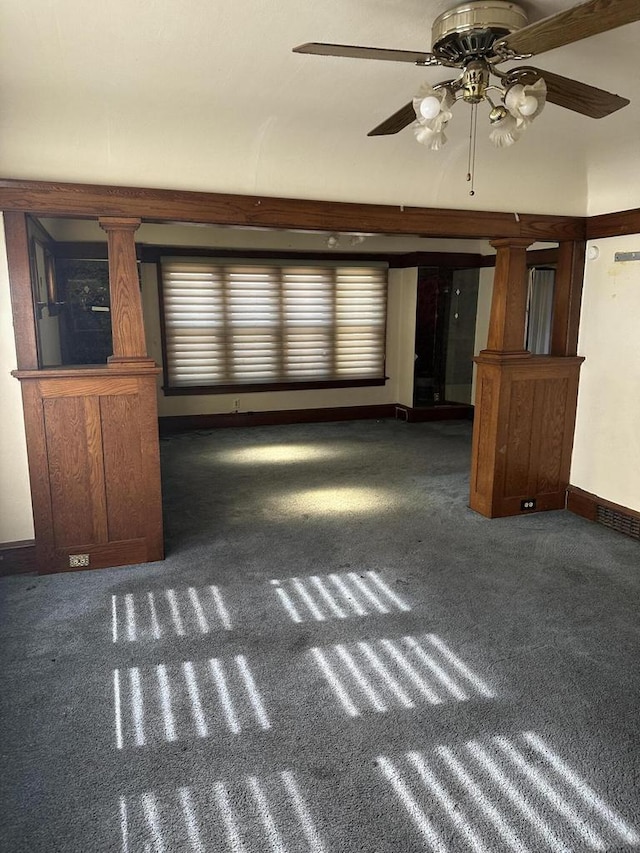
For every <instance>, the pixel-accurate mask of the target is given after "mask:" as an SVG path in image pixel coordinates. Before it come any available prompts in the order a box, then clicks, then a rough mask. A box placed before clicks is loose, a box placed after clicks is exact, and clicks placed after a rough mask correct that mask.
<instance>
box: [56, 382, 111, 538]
mask: <svg viewBox="0 0 640 853" xmlns="http://www.w3.org/2000/svg"><path fill="white" fill-rule="evenodd" d="M62 396H64V395H62ZM62 396H61V397H60V398H59V399H62ZM83 399H84V411H85V430H86V441H87V462H88V470H87V475H88V482H89V490H90V493H91V521H92V528H93V529H92V534H91V540H90V541H91V542H95V543H99V544H102V543H105V542H107V541H108V539H109V526H108V519H107V494H106V484H105V470H104V452H103V436H102V423H101V419H100V397H99V396H98V395H97V394H96V395H91V396H86V397H84V398H83Z"/></svg>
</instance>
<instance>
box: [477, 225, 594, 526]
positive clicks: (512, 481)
mask: <svg viewBox="0 0 640 853" xmlns="http://www.w3.org/2000/svg"><path fill="white" fill-rule="evenodd" d="M530 243H531V241H530V240H522V239H505V240H496V241H495V242H494V243H493V244H492V245H493V246H495V248H496V249H497V257H496V270H495V278H494V286H493V301H492V305H491V319H490V324H489V336H488V342H487V349H485V350H482V352H481V353H480V354H479V355H478V357H477V358H476V359H475V362H476V364H477V366H478V374H477V383H476V400H475V418H474V430H473V450H472V464H471V495H470V506H471V508H472V509H474V510H476V511H477V512H479V513H481V514H482V515H485V516H487V517H489V518H494V517H499V516H508V515H519V514H521V513H527V512H531V511H535V510H547V509H561V508H563V507H564V506H565V499H566V489H567V485H568V482H569V468H570V464H571V451H572V448H573V432H574V426H575V415H576V402H577V393H578V376H579V371H580V365H581V363H582V361H583V359H581V358H578V357H576V356H575V352H576V349H575V346H576V343H577V319H578V317H579V305H580V301H579V293H580V290H581V286H582V277H581V276H582V273H581V268H580V244H579V243H577V242H575V243H574V242H570V243H567V244H565V245H564V246H563V244H561V245H560V263H559V269H558V272H557V276H556V300H555V303H554V325H553V332H552V339H553V342H554V343H553V347H554V350H553V352H554V355H551V356H533V355H531V353H530V352H528V351H526V350H525V349H524V336H525V316H526V302H527V284H528V276H527V265H526V249H527V246H528V245H530ZM582 259H584V252H582ZM556 353H557V355H558V356H560V357H556Z"/></svg>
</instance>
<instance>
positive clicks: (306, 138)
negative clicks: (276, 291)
mask: <svg viewBox="0 0 640 853" xmlns="http://www.w3.org/2000/svg"><path fill="white" fill-rule="evenodd" d="M639 2H640V0H639ZM451 5H453V4H452V3H451V2H449V0H322V2H318V0H315V2H311V0H277V2H276V0H180V2H175V0H171V1H170V0H135V2H132V0H106V2H102V3H94V2H89V3H87V2H86V0H46V2H43V0H20V2H16V0H0V9H1V12H2V21H1V22H0V29H1V31H2V33H3V42H4V43H3V46H2V51H1V56H0V87H1V91H0V98H1V103H2V109H1V110H0V132H1V133H2V149H1V151H0V171H1V173H2V174H3V175H4V176H5V177H24V178H34V179H37V178H40V179H59V180H78V181H93V182H96V183H123V184H129V185H148V186H166V187H175V188H186V189H191V188H193V189H207V190H212V191H216V190H218V191H231V192H242V193H261V194H265V195H267V194H269V195H282V196H300V197H307V198H329V199H336V200H350V201H372V202H376V201H377V202H381V203H398V204H424V205H440V206H444V207H462V206H464V207H471V208H473V207H478V208H489V209H503V210H521V211H525V210H530V211H534V212H535V211H542V212H558V213H573V214H576V213H583V212H586V209H587V198H588V195H589V193H590V192H593V187H596V188H598V186H599V184H598V181H599V177H598V176H599V175H600V174H602V175H603V176H604V175H605V173H606V175H607V177H606V181H605V179H604V177H603V178H602V180H601V181H600V183H601V184H602V187H601V191H602V192H603V193H604V194H605V195H606V192H607V191H608V189H610V186H611V174H612V166H611V164H612V162H618V163H619V166H620V170H621V171H620V175H619V184H620V188H619V191H618V190H616V192H618V195H617V198H619V199H620V200H621V202H622V203H621V204H620V207H624V206H627V207H631V206H638V205H640V185H638V184H636V187H637V188H638V193H637V195H638V200H637V202H636V204H633V203H625V202H626V201H627V198H628V197H632V196H633V193H634V192H635V188H634V187H633V182H634V180H635V181H636V182H637V181H638V178H637V173H638V169H637V168H636V169H635V174H633V175H631V174H629V173H628V172H627V171H626V170H625V169H626V167H623V163H626V162H627V161H632V162H633V161H634V160H635V159H636V158H637V156H638V155H637V147H638V139H639V138H640V62H638V59H637V50H638V44H640V23H636V24H631V25H628V26H626V27H624V28H621V29H619V30H617V31H614V32H611V33H606V34H603V35H600V36H596V37H593V38H591V39H588V40H585V41H582V42H579V43H577V44H574V45H569V46H567V47H565V48H562V49H559V50H555V51H552V52H549V53H548V54H546V55H542V56H540V57H536V58H535V60H533V61H532V62H535V64H537V65H540V66H541V67H543V68H548V69H549V70H551V71H555V72H556V73H560V74H564V75H566V76H569V77H574V78H576V79H578V80H582V81H584V82H586V83H590V84H592V85H597V86H600V87H601V88H604V89H608V90H609V91H613V92H617V93H618V94H621V95H625V96H627V97H630V98H631V99H632V104H631V105H630V106H629V107H627V108H625V109H624V110H622V111H620V112H619V113H617V114H615V115H613V116H610V117H609V118H606V119H602V120H598V121H596V120H593V119H588V118H585V117H583V116H580V115H578V114H575V113H570V112H568V111H566V110H562V109H560V108H559V107H556V106H555V105H549V106H548V107H547V109H546V110H545V112H544V113H543V114H542V116H541V117H540V118H539V119H538V120H537V121H536V123H535V125H534V126H533V127H532V128H531V129H530V130H529V132H528V134H527V136H526V137H525V138H524V139H523V140H522V141H521V142H520V143H518V145H516V146H514V147H513V149H509V150H508V151H495V150H494V149H493V148H492V147H491V146H490V144H489V143H488V141H487V139H486V137H487V136H488V130H487V129H486V127H485V125H484V124H483V122H482V121H479V125H480V141H479V148H478V161H479V162H478V177H477V196H476V198H474V199H470V198H469V196H468V194H467V186H466V184H465V181H464V175H465V173H466V157H467V148H466V146H467V135H468V122H467V114H465V109H466V108H465V106H464V105H462V104H461V105H458V106H457V107H456V114H455V115H454V120H453V121H452V122H451V125H450V133H449V137H450V143H449V146H447V148H446V149H444V150H443V151H441V152H430V151H427V150H426V149H424V148H423V147H422V146H419V145H418V144H417V143H416V142H415V141H414V139H413V135H412V132H411V129H409V128H408V129H406V130H404V131H403V132H402V133H400V134H398V135H397V136H394V137H385V138H376V139H368V138H367V136H366V133H367V131H368V130H370V129H371V128H372V127H374V126H375V125H376V124H378V123H379V122H380V121H381V120H383V119H384V118H386V117H387V116H388V115H390V114H391V113H392V112H394V111H395V110H396V109H398V108H399V107H400V106H402V105H403V104H404V103H406V102H407V101H408V100H410V98H411V97H412V96H413V94H414V93H415V92H416V90H417V89H418V88H419V86H420V84H421V83H422V82H423V81H424V80H429V81H430V82H432V83H433V82H436V81H438V80H440V79H445V78H446V77H448V76H450V74H449V73H448V69H438V68H430V69H420V68H417V67H415V66H412V65H407V64H404V63H389V62H373V61H371V62H366V61H358V60H350V59H340V58H330V57H315V56H302V55H297V54H293V53H292V52H291V48H292V47H293V46H295V45H297V44H299V43H301V42H305V41H327V42H344V43H351V44H362V45H371V46H379V47H395V48H403V49H418V50H422V49H429V48H430V29H431V22H432V20H433V19H434V17H435V16H436V15H437V14H439V13H440V12H442V11H443V10H444V9H446V8H448V7H449V6H451ZM522 5H523V6H524V7H525V9H526V11H527V12H528V14H529V17H530V20H537V19H539V18H541V17H544V16H546V15H548V14H551V13H553V12H555V11H557V10H560V9H564V8H568V7H570V6H572V5H574V4H573V3H572V2H571V0H527V2H523V3H522ZM613 174H614V180H617V179H616V178H615V175H616V172H615V170H614V172H613ZM630 181H631V185H632V189H631V190H630V188H629V182H630ZM598 191H600V190H598ZM630 194H631V196H630ZM615 203H617V202H615V201H614V200H613V199H612V201H611V204H615Z"/></svg>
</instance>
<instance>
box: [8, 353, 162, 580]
mask: <svg viewBox="0 0 640 853" xmlns="http://www.w3.org/2000/svg"><path fill="white" fill-rule="evenodd" d="M18 373H19V375H20V379H21V385H22V393H23V399H24V401H25V424H26V431H27V448H28V454H29V471H30V477H31V486H32V500H33V508H34V522H35V528H36V560H37V565H38V571H40V572H50V571H63V570H68V569H69V554H89V555H90V556H91V563H90V567H92V568H97V567H102V566H107V565H123V564H127V563H136V562H140V561H141V560H158V559H162V556H163V541H162V498H161V491H160V461H159V447H158V421H157V407H156V380H155V376H156V373H157V371H155V370H154V371H148V370H144V369H142V370H140V371H138V375H137V377H135V374H133V373H132V372H131V370H123V371H122V373H121V372H120V371H113V370H110V369H108V368H106V367H105V368H100V369H98V370H97V371H96V370H92V371H85V370H82V369H79V370H76V371H73V370H71V369H67V370H65V371H64V374H65V375H64V376H63V377H62V376H60V375H59V373H58V372H57V371H54V370H50V371H18ZM43 374H44V375H43ZM134 377H135V378H134ZM101 383H102V388H100V384H101ZM127 543H129V544H127ZM94 556H95V559H94Z"/></svg>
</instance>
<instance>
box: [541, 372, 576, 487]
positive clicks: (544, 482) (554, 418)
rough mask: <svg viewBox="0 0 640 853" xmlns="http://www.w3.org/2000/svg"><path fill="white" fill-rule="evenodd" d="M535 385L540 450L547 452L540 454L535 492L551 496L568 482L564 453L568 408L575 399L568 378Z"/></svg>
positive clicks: (545, 381)
mask: <svg viewBox="0 0 640 853" xmlns="http://www.w3.org/2000/svg"><path fill="white" fill-rule="evenodd" d="M536 384H537V386H538V389H537V393H538V395H539V397H540V398H541V399H540V403H539V409H540V414H541V418H540V432H539V436H540V438H539V447H540V448H541V449H543V450H544V452H541V453H540V454H539V457H538V464H537V466H536V493H537V494H552V493H554V492H558V491H560V490H562V489H563V488H566V485H567V482H566V481H565V483H564V485H563V476H562V473H563V463H564V453H563V450H564V442H565V422H566V419H567V406H569V405H571V401H572V397H571V395H570V394H569V380H568V379H567V378H566V377H564V378H562V379H546V380H538V381H537V383H536ZM565 480H568V477H567V478H565Z"/></svg>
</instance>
